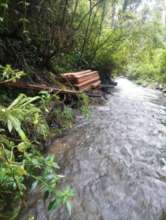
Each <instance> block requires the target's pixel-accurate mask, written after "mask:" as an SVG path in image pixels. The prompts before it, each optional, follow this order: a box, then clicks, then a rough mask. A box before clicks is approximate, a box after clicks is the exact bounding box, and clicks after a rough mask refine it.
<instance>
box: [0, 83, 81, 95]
mask: <svg viewBox="0 0 166 220" xmlns="http://www.w3.org/2000/svg"><path fill="white" fill-rule="evenodd" d="M0 86H5V87H14V88H18V89H32V90H36V91H41V90H48V91H50V92H58V93H61V94H73V95H75V94H79V93H80V92H79V91H75V90H67V89H60V88H57V87H51V86H47V85H37V84H30V83H23V82H15V83H14V82H7V83H5V82H0Z"/></svg>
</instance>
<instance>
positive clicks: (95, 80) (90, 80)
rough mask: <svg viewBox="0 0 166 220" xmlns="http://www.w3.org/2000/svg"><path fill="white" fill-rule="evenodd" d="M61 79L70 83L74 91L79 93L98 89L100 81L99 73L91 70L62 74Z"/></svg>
mask: <svg viewBox="0 0 166 220" xmlns="http://www.w3.org/2000/svg"><path fill="white" fill-rule="evenodd" d="M62 78H63V79H65V80H66V81H67V82H70V83H71V84H72V86H74V88H75V89H77V90H79V91H88V90H90V89H96V88H99V87H100V85H101V80H100V76H99V73H98V72H97V71H92V70H84V71H80V72H73V73H64V74H62Z"/></svg>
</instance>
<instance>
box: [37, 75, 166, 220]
mask: <svg viewBox="0 0 166 220" xmlns="http://www.w3.org/2000/svg"><path fill="white" fill-rule="evenodd" d="M117 82H118V86H117V87H116V88H115V89H114V90H113V91H112V94H110V95H108V97H107V98H108V99H107V101H106V103H105V104H103V105H100V106H92V107H91V108H92V113H91V116H90V118H89V119H82V118H81V117H80V119H79V120H78V121H79V123H78V124H77V125H76V127H75V128H74V129H71V131H70V132H69V134H67V135H66V136H64V137H63V138H61V139H57V140H56V141H55V143H54V144H53V146H52V147H51V149H50V151H51V152H52V153H56V154H57V155H58V158H59V163H60V166H61V167H62V170H61V172H62V174H63V175H65V176H66V178H65V179H64V182H63V184H64V185H70V186H72V187H73V188H74V190H75V197H74V198H73V200H72V205H73V209H72V214H71V216H69V215H68V213H67V212H66V211H65V210H64V208H61V209H60V210H58V212H53V213H52V214H50V216H49V219H50V220H166V96H165V95H164V94H162V93H161V92H159V91H156V90H152V89H149V88H143V87H141V86H138V85H136V84H134V83H133V82H131V81H129V80H127V79H125V78H119V79H118V80H117ZM41 219H42V218H39V217H38V218H37V220H41ZM43 219H44V218H43Z"/></svg>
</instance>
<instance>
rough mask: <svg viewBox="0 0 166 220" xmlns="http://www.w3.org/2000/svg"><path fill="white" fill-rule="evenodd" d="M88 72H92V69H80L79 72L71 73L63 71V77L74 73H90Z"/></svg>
mask: <svg viewBox="0 0 166 220" xmlns="http://www.w3.org/2000/svg"><path fill="white" fill-rule="evenodd" d="M88 72H91V70H81V71H78V72H69V73H63V74H62V77H63V76H71V75H73V74H76V75H77V74H78V75H80V74H83V73H88Z"/></svg>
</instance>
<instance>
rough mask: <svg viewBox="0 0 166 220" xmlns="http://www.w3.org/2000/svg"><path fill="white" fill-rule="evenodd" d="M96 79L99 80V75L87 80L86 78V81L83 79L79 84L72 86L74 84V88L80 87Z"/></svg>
mask: <svg viewBox="0 0 166 220" xmlns="http://www.w3.org/2000/svg"><path fill="white" fill-rule="evenodd" d="M97 80H99V77H98V76H97V77H93V78H90V79H88V80H86V81H83V82H82V83H80V84H75V85H74V86H75V87H76V88H80V87H82V86H86V85H88V84H91V83H93V82H96V81H97Z"/></svg>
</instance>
